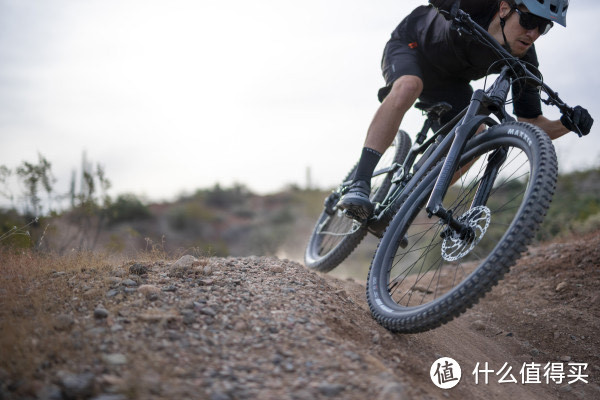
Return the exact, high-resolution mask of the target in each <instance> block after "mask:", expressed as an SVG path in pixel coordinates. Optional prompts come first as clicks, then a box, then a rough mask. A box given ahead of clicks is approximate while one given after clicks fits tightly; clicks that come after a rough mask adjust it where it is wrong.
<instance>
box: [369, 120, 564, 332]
mask: <svg viewBox="0 0 600 400" xmlns="http://www.w3.org/2000/svg"><path fill="white" fill-rule="evenodd" d="M467 169H468V170H467ZM440 170H441V163H440V164H438V165H437V166H436V167H434V168H433V169H432V170H431V171H430V172H429V173H428V174H427V175H425V177H424V178H423V180H422V181H421V182H420V183H419V184H418V185H417V186H416V187H415V189H414V190H413V191H412V193H410V194H408V197H407V200H406V201H405V202H404V203H403V205H402V207H401V208H400V210H399V211H398V213H397V214H396V216H395V217H394V219H393V220H392V222H391V223H390V226H389V228H388V230H387V232H386V233H385V235H384V237H383V239H382V241H381V243H380V245H379V247H378V249H377V252H376V254H375V257H374V259H373V262H372V265H371V268H370V270H369V277H368V281H367V298H368V303H369V306H370V308H371V311H372V313H373V316H374V317H375V319H376V320H377V321H378V322H379V323H380V324H382V325H383V326H385V327H386V328H388V329H389V330H391V331H394V332H420V331H426V330H429V329H432V328H435V327H437V326H439V325H441V324H443V323H446V322H448V321H450V320H451V319H453V318H454V317H456V316H458V315H460V314H461V313H463V312H464V311H466V309H467V308H468V307H471V306H472V305H473V304H475V303H476V302H477V301H478V300H479V299H480V298H481V297H483V296H484V295H485V293H486V292H487V291H489V290H490V289H491V288H492V286H493V285H495V284H497V282H498V281H499V280H500V279H501V278H502V277H503V275H504V274H505V273H506V272H507V271H508V269H509V268H510V266H512V265H513V264H514V263H515V262H516V260H517V259H518V258H519V257H520V255H521V253H522V252H523V251H524V250H525V249H526V248H527V245H528V244H529V243H530V242H531V240H532V239H533V237H534V235H535V232H536V231H537V229H538V227H539V225H540V224H541V222H542V220H543V217H544V215H545V214H546V210H547V209H548V207H549V205H550V201H551V198H552V195H553V193H554V188H555V185H556V179H557V161H556V154H555V152H554V147H553V145H552V142H551V140H550V139H549V138H548V136H547V135H546V134H545V133H544V132H543V131H541V130H540V129H539V128H537V127H535V126H533V125H530V124H525V123H518V122H511V123H504V124H500V125H496V126H493V127H491V128H489V129H488V130H487V131H485V132H483V133H481V134H479V135H477V136H475V137H474V138H472V139H471V140H470V141H469V142H468V143H467V146H466V148H465V151H464V153H463V156H462V157H461V160H460V166H459V169H458V171H457V173H456V175H455V179H456V182H455V183H454V185H452V186H451V187H450V189H449V190H448V192H447V194H446V196H445V198H444V200H443V204H444V207H445V208H447V209H448V210H449V211H451V212H452V215H453V216H454V218H455V219H457V220H458V221H459V222H461V223H462V224H463V225H466V226H468V227H469V230H468V232H469V234H462V235H461V234H459V233H458V232H456V231H455V230H453V229H452V228H450V227H449V226H448V225H447V224H445V223H444V222H443V221H441V220H440V219H439V218H437V217H435V216H434V217H431V218H430V217H429V216H428V213H427V212H426V210H425V209H424V206H425V204H426V203H427V200H428V199H429V195H430V193H431V191H432V189H433V186H434V183H435V180H436V178H437V176H438V175H439V173H440ZM459 176H460V177H459Z"/></svg>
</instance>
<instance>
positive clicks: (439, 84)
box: [378, 18, 473, 123]
mask: <svg viewBox="0 0 600 400" xmlns="http://www.w3.org/2000/svg"><path fill="white" fill-rule="evenodd" d="M409 22H410V21H409V19H408V18H407V19H405V20H404V21H402V23H401V25H400V27H399V28H400V29H399V30H398V33H399V37H395V38H392V39H391V40H390V41H389V42H388V43H387V44H386V46H385V49H384V51H383V58H382V60H381V69H382V73H383V78H384V79H385V83H386V86H384V87H382V88H381V89H379V92H378V98H379V101H383V99H385V97H386V96H387V95H388V94H389V93H390V91H391V90H392V85H393V84H394V82H395V81H396V80H397V79H398V78H400V77H401V76H405V75H414V76H418V77H419V78H421V80H422V81H423V92H422V93H421V96H419V100H420V101H422V102H425V103H430V104H431V103H437V102H440V101H445V102H447V103H450V105H452V110H451V111H449V112H448V113H446V114H445V115H444V116H443V117H442V121H441V122H442V123H446V122H448V121H449V120H450V119H452V118H453V117H454V116H455V115H456V114H458V113H459V112H460V111H462V110H463V109H464V108H465V107H466V106H468V105H469V101H470V100H471V96H472V94H473V88H472V87H471V85H470V83H469V82H467V81H463V80H458V79H456V78H453V77H449V76H443V75H442V74H440V72H439V71H436V70H435V69H434V67H433V66H431V65H430V63H429V62H427V61H426V60H425V59H424V58H423V56H422V54H421V53H420V51H419V43H418V42H417V41H416V40H415V39H414V37H411V36H412V35H411V34H410V32H409V29H407V25H408V24H409Z"/></svg>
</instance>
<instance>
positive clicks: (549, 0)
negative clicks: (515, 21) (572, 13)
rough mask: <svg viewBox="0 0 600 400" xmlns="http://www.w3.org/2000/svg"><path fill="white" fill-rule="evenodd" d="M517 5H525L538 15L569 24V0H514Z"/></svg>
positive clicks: (558, 22) (565, 24)
mask: <svg viewBox="0 0 600 400" xmlns="http://www.w3.org/2000/svg"><path fill="white" fill-rule="evenodd" d="M513 3H514V4H515V5H517V6H519V5H521V4H522V5H524V6H525V7H527V9H528V10H529V12H530V13H532V14H535V15H537V16H538V17H541V18H545V19H547V20H550V21H553V22H556V23H557V24H560V25H562V26H564V27H566V26H567V8H568V7H569V0H513Z"/></svg>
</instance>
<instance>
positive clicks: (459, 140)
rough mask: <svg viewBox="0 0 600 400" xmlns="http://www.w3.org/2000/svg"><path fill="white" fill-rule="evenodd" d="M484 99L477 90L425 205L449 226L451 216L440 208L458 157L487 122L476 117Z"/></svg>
mask: <svg viewBox="0 0 600 400" xmlns="http://www.w3.org/2000/svg"><path fill="white" fill-rule="evenodd" d="M485 99H486V95H485V92H483V91H482V90H477V91H476V92H475V93H474V94H473V97H472V99H471V104H470V105H469V108H468V110H467V113H466V115H465V118H464V119H463V123H462V124H461V125H460V126H459V127H457V129H456V134H455V136H454V141H453V142H452V145H451V146H450V150H449V151H448V155H447V156H446V160H445V161H444V165H443V166H442V171H441V173H440V175H439V176H438V179H437V181H436V182H435V186H434V187H433V191H432V192H431V196H430V197H429V201H428V202H427V205H426V208H425V209H426V210H427V213H428V214H429V216H430V217H431V216H433V215H436V216H438V217H440V218H442V219H443V220H445V221H446V222H452V224H451V225H455V223H454V222H455V221H453V218H452V214H451V213H448V211H447V210H445V209H444V207H443V206H442V199H443V198H444V196H445V195H446V192H447V191H448V188H449V187H450V184H451V183H452V177H453V176H454V173H455V172H456V170H457V167H458V163H459V162H460V156H461V155H462V153H463V150H464V148H465V145H466V143H467V140H468V139H469V138H471V137H472V136H473V135H474V134H475V132H477V129H478V128H479V126H480V125H481V124H482V123H484V122H485V121H486V120H488V118H489V117H488V116H487V115H477V114H478V113H479V111H480V109H481V107H482V103H483V102H484V100H485Z"/></svg>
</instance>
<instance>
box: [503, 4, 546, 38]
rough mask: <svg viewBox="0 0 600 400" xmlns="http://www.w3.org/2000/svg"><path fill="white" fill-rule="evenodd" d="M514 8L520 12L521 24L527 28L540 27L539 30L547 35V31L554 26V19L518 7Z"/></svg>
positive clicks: (541, 33)
mask: <svg viewBox="0 0 600 400" xmlns="http://www.w3.org/2000/svg"><path fill="white" fill-rule="evenodd" d="M513 10H515V11H516V12H517V14H519V24H520V25H521V26H522V27H523V28H525V29H527V30H531V29H535V28H538V30H539V31H540V35H545V34H546V33H548V31H549V30H550V28H552V27H553V26H554V23H553V22H552V21H549V20H547V19H545V18H542V17H538V16H537V15H535V14H532V13H528V12H524V11H521V10H519V9H518V8H516V7H515V8H513Z"/></svg>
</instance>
